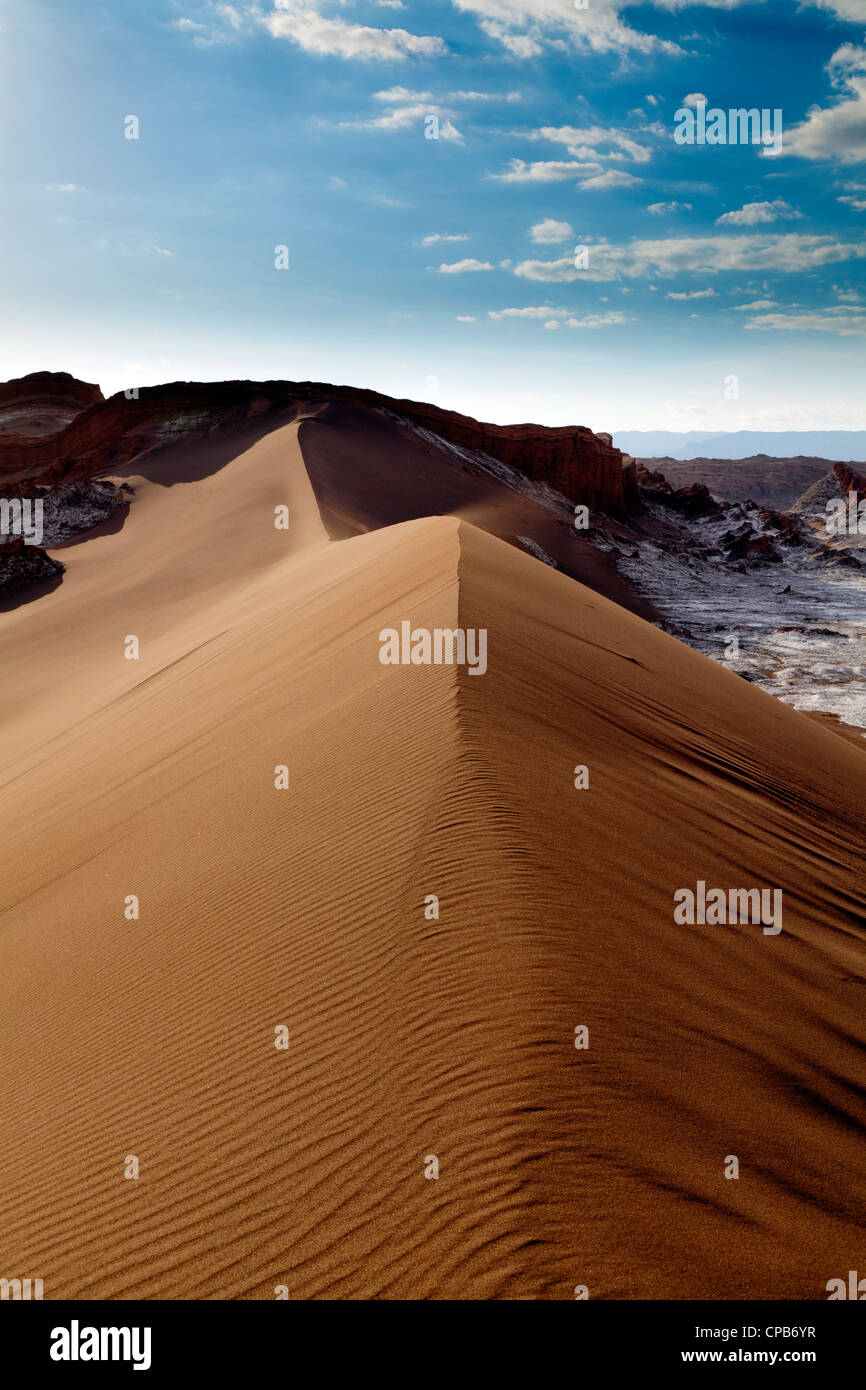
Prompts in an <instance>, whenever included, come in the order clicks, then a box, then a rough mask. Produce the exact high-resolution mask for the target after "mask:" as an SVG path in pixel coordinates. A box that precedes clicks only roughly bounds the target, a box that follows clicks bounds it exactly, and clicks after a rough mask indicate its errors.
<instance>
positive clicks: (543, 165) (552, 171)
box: [488, 159, 601, 183]
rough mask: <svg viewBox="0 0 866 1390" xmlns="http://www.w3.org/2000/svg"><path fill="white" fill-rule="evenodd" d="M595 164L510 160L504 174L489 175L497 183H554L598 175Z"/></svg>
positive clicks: (567, 161) (597, 168) (569, 161)
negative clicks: (531, 162) (529, 162)
mask: <svg viewBox="0 0 866 1390" xmlns="http://www.w3.org/2000/svg"><path fill="white" fill-rule="evenodd" d="M599 173H601V170H600V168H599V166H598V165H597V164H579V163H577V161H575V160H570V159H545V160H538V161H536V162H535V163H533V164H527V162H526V160H525V159H512V160H511V162H510V164H509V166H508V170H507V172H506V173H504V174H489V175H488V177H489V178H491V179H496V180H498V182H499V183H555V182H558V181H559V180H561V179H576V178H580V177H581V175H584V174H586V175H589V174H599Z"/></svg>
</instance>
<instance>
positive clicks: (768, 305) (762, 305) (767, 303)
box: [734, 299, 779, 314]
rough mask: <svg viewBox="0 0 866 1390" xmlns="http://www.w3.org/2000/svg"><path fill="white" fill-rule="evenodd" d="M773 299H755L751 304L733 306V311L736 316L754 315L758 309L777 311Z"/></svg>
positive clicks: (776, 305)
mask: <svg viewBox="0 0 866 1390" xmlns="http://www.w3.org/2000/svg"><path fill="white" fill-rule="evenodd" d="M778 307H779V306H778V304H777V303H776V301H775V299H756V300H754V301H753V303H751V304H735V305H734V309H735V310H736V312H737V313H738V314H745V313H754V312H756V311H757V310H758V309H778Z"/></svg>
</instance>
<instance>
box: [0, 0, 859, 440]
mask: <svg viewBox="0 0 866 1390" xmlns="http://www.w3.org/2000/svg"><path fill="white" fill-rule="evenodd" d="M701 98H705V99H706V101H707V104H708V107H709V108H713V107H717V108H720V109H722V110H724V111H726V112H727V111H728V110H729V109H730V108H736V107H745V108H759V109H763V108H766V109H768V110H769V111H773V110H776V109H779V110H781V112H782V122H783V145H782V150H781V153H779V154H778V155H774V154H772V153H765V152H764V151H763V150H762V149H761V148H760V147H755V146H752V145H748V144H729V145H714V146H710V145H697V144H695V145H678V144H676V143H675V141H674V138H673V136H674V128H675V113H676V111H677V110H678V109H683V105H684V102H686V103H687V106H688V109H691V110H695V111H697V109H698V106H699V103H700V100H701ZM0 108H2V110H0V114H2V122H0V129H2V132H3V134H2V142H0V147H2V178H3V191H4V197H3V199H2V203H0V241H2V261H0V265H2V298H3V333H2V339H0V343H2V346H0V375H2V377H3V378H6V377H11V376H19V375H22V374H23V373H25V372H28V371H34V370H39V369H53V370H66V371H71V372H73V373H75V374H76V375H78V376H82V377H85V378H87V379H89V380H95V381H98V382H99V383H100V384H101V386H102V388H103V390H105V391H106V393H108V392H110V391H115V390H118V389H120V388H121V387H126V386H132V385H140V386H143V385H150V384H153V383H156V382H159V381H172V380H178V379H201V380H207V379H213V380H218V379H223V378H229V377H253V378H266V377H285V378H289V379H314V380H325V381H335V382H346V383H350V384H354V385H360V386H371V387H375V388H377V389H379V390H381V391H385V392H387V393H389V394H392V395H395V396H409V397H413V398H415V399H423V400H435V401H437V402H438V403H439V404H442V405H444V406H447V407H450V408H453V409H457V410H462V411H464V412H466V413H468V414H471V415H475V416H478V417H480V418H485V419H490V420H497V421H502V422H507V421H514V420H527V419H534V420H539V421H542V422H544V423H547V424H576V423H580V424H587V425H589V426H591V427H592V428H593V429H597V430H609V431H614V430H617V429H651V428H668V429H684V430H685V429H699V428H706V429H719V430H722V429H731V430H735V429H743V428H749V429H761V428H767V429H797V428H803V429H813V428H828V429H830V428H843V429H844V428H864V427H866V396H864V390H863V383H864V381H866V351H864V347H866V274H864V271H866V236H864V231H866V0H808V3H807V2H806V0H804V3H798V2H797V0H778V2H777V0H716V3H714V4H712V5H697V4H690V3H686V2H685V0H655V3H652V4H642V5H623V4H620V3H618V0H587V8H586V9H578V8H577V7H576V5H575V4H574V0H453V3H452V0H447V2H446V0H431V2H430V3H415V0H280V3H277V4H274V3H271V0H257V3H253V0H234V3H232V4H228V3H215V2H214V0H177V2H176V3H175V0H148V2H147V3H131V0H110V2H109V0H64V2H63V3H61V0H51V3H48V0H0ZM129 116H135V117H137V119H138V123H139V138H138V139H137V140H133V139H127V138H126V137H125V122H126V118H127V117H129ZM431 118H435V121H438V139H431V138H427V132H428V131H429V132H430V133H431V134H432V132H433V130H434V128H435V125H434V121H433V120H432V119H431ZM282 245H284V246H287V247H288V248H289V259H290V266H289V269H288V270H278V269H276V268H275V264H274V262H275V248H276V247H277V246H282ZM579 246H582V247H586V248H587V250H586V251H585V252H583V253H579V254H578V255H577V256H576V254H575V248H576V247H579ZM576 260H580V261H582V263H581V264H580V265H576V264H575V261H576Z"/></svg>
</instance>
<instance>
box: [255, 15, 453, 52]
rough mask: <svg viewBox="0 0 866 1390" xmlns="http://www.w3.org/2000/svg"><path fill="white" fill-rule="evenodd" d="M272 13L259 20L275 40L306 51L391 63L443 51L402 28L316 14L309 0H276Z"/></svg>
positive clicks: (436, 41) (433, 39) (441, 45)
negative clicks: (288, 42) (375, 25)
mask: <svg viewBox="0 0 866 1390" xmlns="http://www.w3.org/2000/svg"><path fill="white" fill-rule="evenodd" d="M276 3H277V10H276V13H274V14H265V15H262V16H261V23H262V24H263V25H264V26H265V28H266V29H267V30H268V32H269V33H270V34H272V35H273V37H274V38H275V39H288V40H289V41H290V42H291V43H296V44H297V45H298V47H299V48H302V49H304V51H305V52H307V53H318V54H323V55H324V54H327V55H330V56H333V57H336V58H360V59H363V60H364V61H370V62H372V61H376V62H383V61H388V62H393V61H395V60H398V59H403V58H410V57H411V58H434V57H437V56H439V55H440V54H443V53H446V52H447V48H446V46H445V43H444V41H443V40H442V39H441V38H438V37H436V36H433V35H419V34H410V33H409V32H408V31H407V30H406V29H374V28H371V27H370V26H369V25H366V24H350V23H348V22H347V21H346V20H344V19H331V18H329V17H327V16H326V15H323V14H320V13H319V11H318V10H317V9H316V8H315V5H314V4H313V3H310V0H276Z"/></svg>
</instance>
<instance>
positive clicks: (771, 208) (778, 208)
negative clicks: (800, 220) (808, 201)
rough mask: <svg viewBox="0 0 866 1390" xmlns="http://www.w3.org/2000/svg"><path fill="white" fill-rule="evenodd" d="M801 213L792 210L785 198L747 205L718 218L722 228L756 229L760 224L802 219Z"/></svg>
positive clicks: (718, 223) (717, 220) (794, 209)
mask: <svg viewBox="0 0 866 1390" xmlns="http://www.w3.org/2000/svg"><path fill="white" fill-rule="evenodd" d="M802 216H803V214H802V213H801V212H797V210H796V208H792V207H791V205H790V204H789V203H786V202H785V199H784V198H774V199H773V201H772V202H771V203H745V204H744V205H743V206H742V207H741V208H738V209H737V211H736V212H724V213H722V215H721V217H717V218H716V223H717V225H718V226H720V227H726V226H730V227H754V226H756V225H757V224H758V223H759V222H776V221H777V220H778V219H779V218H782V217H784V218H788V219H791V218H797V217H802Z"/></svg>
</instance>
